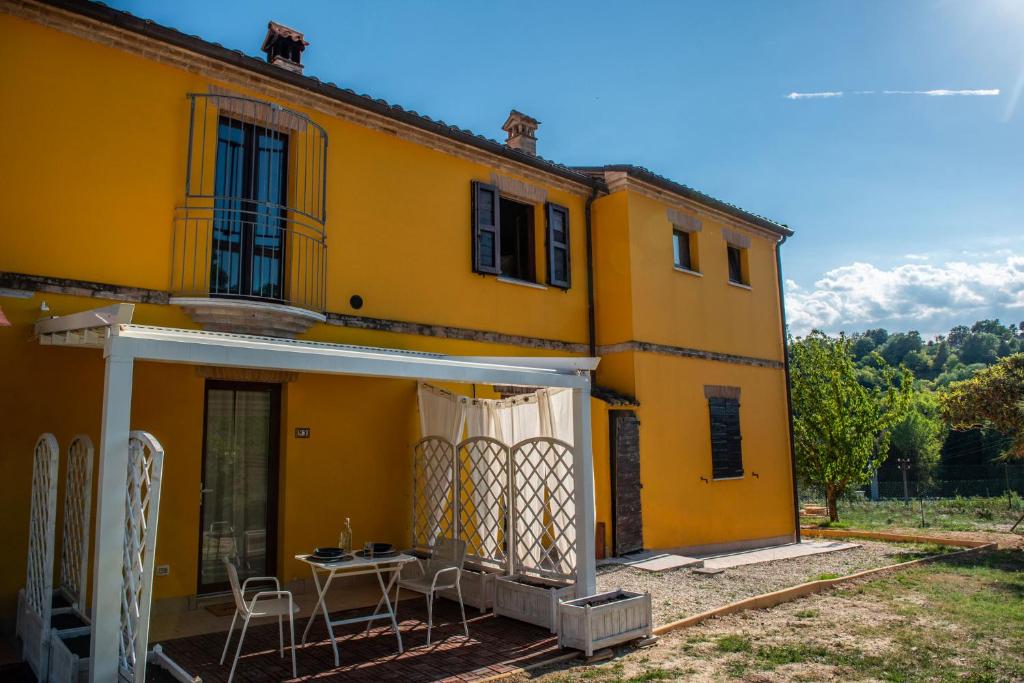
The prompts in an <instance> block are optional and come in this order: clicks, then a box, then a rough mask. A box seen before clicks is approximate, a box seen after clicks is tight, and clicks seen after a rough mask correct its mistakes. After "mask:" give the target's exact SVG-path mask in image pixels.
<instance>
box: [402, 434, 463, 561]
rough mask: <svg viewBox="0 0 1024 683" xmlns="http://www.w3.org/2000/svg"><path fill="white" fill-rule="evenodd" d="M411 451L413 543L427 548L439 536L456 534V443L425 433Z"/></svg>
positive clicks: (421, 548)
mask: <svg viewBox="0 0 1024 683" xmlns="http://www.w3.org/2000/svg"><path fill="white" fill-rule="evenodd" d="M412 454H413V457H412V459H413V466H412V486H413V496H412V500H413V505H412V546H413V548H418V549H420V550H426V549H429V548H431V547H433V546H434V543H435V542H436V541H437V539H438V538H455V531H456V529H455V526H456V525H455V519H456V516H455V477H454V472H455V446H454V445H453V444H452V442H451V441H449V440H448V439H445V438H442V437H439V436H428V437H425V438H423V439H420V440H419V441H417V442H416V443H415V444H414V445H413V447H412Z"/></svg>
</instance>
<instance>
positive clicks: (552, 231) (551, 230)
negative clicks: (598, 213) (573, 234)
mask: <svg viewBox="0 0 1024 683" xmlns="http://www.w3.org/2000/svg"><path fill="white" fill-rule="evenodd" d="M545 208H546V209H547V212H546V213H547V219H548V220H547V247H548V284H549V285H551V286H552V287H561V288H562V289H569V287H570V286H572V272H571V261H570V258H569V209H567V208H565V207H564V206H559V205H558V204H552V203H550V202H548V204H547V205H546V206H545Z"/></svg>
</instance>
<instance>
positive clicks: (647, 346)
mask: <svg viewBox="0 0 1024 683" xmlns="http://www.w3.org/2000/svg"><path fill="white" fill-rule="evenodd" d="M629 351H633V352H639V353H657V354H661V355H663V356H678V357H681V358H697V359H700V360H711V361H718V362H721V363H733V364H734V365H750V366H753V367H758V368H770V369H772V370H781V369H783V367H784V366H783V363H782V361H777V360H771V359H769V358H756V357H754V356H740V355H737V354H733V353H719V352H717V351H704V350H702V349H693V348H688V347H685V346H671V345H669V344H655V343H653V342H645V341H636V340H631V341H626V342H619V343H618V344H606V345H604V346H598V347H597V355H599V356H604V355H605V354H609V353H624V352H629Z"/></svg>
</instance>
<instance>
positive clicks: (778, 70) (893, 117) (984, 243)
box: [111, 0, 1024, 334]
mask: <svg viewBox="0 0 1024 683" xmlns="http://www.w3.org/2000/svg"><path fill="white" fill-rule="evenodd" d="M111 4H113V5H114V6H117V7H120V8H122V9H126V10H128V11H131V12H132V13H134V14H137V15H139V16H142V17H146V18H150V19H153V20H155V21H157V22H160V23H163V24H168V25H171V26H174V27H176V28H179V29H181V30H183V31H186V32H188V33H194V34H197V35H200V36H202V37H204V38H206V39H209V40H214V41H216V42H220V43H222V44H224V45H226V46H228V47H231V48H236V49H240V50H242V51H243V52H246V53H248V54H254V55H258V54H260V53H259V46H260V41H261V39H262V37H263V34H264V31H265V28H266V22H267V20H269V19H274V20H277V21H280V22H282V23H285V24H288V25H290V26H294V27H295V28H298V29H300V30H302V31H304V32H305V34H306V38H307V39H308V40H309V41H310V42H311V46H310V47H309V49H308V50H307V51H306V55H305V62H306V65H307V66H306V73H307V74H310V75H315V76H317V77H318V78H321V79H322V80H326V81H332V82H334V83H336V84H338V85H341V86H344V87H349V88H352V89H354V90H356V91H358V92H364V93H368V94H370V95H373V96H374V97H380V98H384V99H387V100H389V101H391V102H393V103H397V104H401V105H402V106H404V107H407V108H411V109H415V110H417V111H419V112H421V113H425V114H428V115H430V116H432V117H435V118H441V119H444V120H445V121H448V122H449V123H453V124H456V125H459V126H462V127H465V128H469V129H471V130H473V131H475V132H477V133H481V134H485V135H488V136H490V137H494V138H497V139H502V138H503V134H502V132H501V130H500V125H501V123H502V121H503V120H504V117H505V115H506V114H507V113H508V110H509V109H510V108H513V107H515V108H517V109H519V110H521V111H524V112H526V113H528V114H530V115H532V116H535V117H536V118H538V119H540V121H541V122H542V125H541V128H540V131H539V134H538V137H539V144H538V151H539V152H540V154H541V155H543V156H545V157H547V158H549V159H553V160H556V161H559V162H561V163H565V164H598V163H625V162H629V163H637V164H641V165H643V166H647V167H648V168H650V169H652V170H654V171H656V172H658V173H661V174H663V175H666V176H669V177H671V178H673V179H674V180H677V181H679V182H683V183H685V184H688V185H690V186H692V187H695V188H698V189H700V190H703V191H705V192H708V193H710V194H712V195H714V196H716V197H719V198H722V199H725V200H727V201H730V202H733V203H736V204H739V205H740V206H743V207H744V208H747V209H749V210H751V211H754V212H757V213H761V214H763V215H766V216H769V217H771V218H773V219H775V220H778V221H780V222H784V223H787V224H789V225H790V226H791V227H792V228H794V229H795V230H796V231H797V234H796V236H795V237H794V238H792V239H791V240H790V241H789V243H787V244H786V246H785V248H784V267H785V271H786V277H787V280H788V281H789V282H788V289H787V306H788V309H789V315H790V322H791V324H792V326H793V328H794V330H795V331H797V332H804V331H806V330H807V329H808V328H810V327H812V326H818V327H822V328H824V329H827V330H830V331H836V330H839V329H846V330H851V331H852V330H859V329H864V328H866V327H875V326H885V327H888V328H890V329H895V330H905V329H918V330H920V331H921V332H922V333H925V334H932V333H937V332H943V331H945V330H946V329H948V328H949V327H950V326H951V325H954V324H958V323H965V322H966V323H970V322H973V321H974V320H975V319H978V318H983V317H999V318H1001V319H1002V320H1004V321H1013V322H1018V321H1021V320H1024V244H1022V240H1021V238H1022V236H1024V112H1021V111H1020V110H1021V109H1024V101H1022V102H1020V103H1019V105H1020V106H1018V103H1017V101H1016V100H1017V97H1018V95H1020V91H1021V89H1022V86H1024V0H903V1H901V2H892V1H889V0H860V1H857V2H853V1H841V0H835V1H832V2H825V1H821V0H809V1H798V0H788V1H787V2H784V3H768V2H760V1H753V0H752V1H746V2H744V1H741V0H731V1H730V2H717V1H713V0H707V1H705V2H644V3H621V2H583V1H575V2H574V1H565V2H559V3H545V2H531V1H524V0H519V1H516V2H505V1H500V2H498V1H492V2H454V1H452V2H411V1H397V2H389V1H386V0H377V1H375V2H360V3H355V2H341V1H338V2H304V3H300V2H292V3H282V2H280V0H276V1H274V2H270V1H265V0H250V1H247V2H220V3H211V2H199V1H195V0H178V1H177V2H174V3H158V2H142V1H127V0H115V1H112V2H111ZM935 90H949V91H989V92H988V93H973V94H895V93H891V94H887V93H886V92H885V91H911V92H924V91H935ZM994 90H998V91H999V92H998V94H992V93H991V91H994ZM865 91H870V92H871V94H856V93H863V92H865ZM794 92H795V93H837V92H842V93H843V94H842V95H835V96H830V97H798V98H795V99H794V98H787V97H786V96H787V95H789V94H790V93H794ZM1021 99H1024V98H1021Z"/></svg>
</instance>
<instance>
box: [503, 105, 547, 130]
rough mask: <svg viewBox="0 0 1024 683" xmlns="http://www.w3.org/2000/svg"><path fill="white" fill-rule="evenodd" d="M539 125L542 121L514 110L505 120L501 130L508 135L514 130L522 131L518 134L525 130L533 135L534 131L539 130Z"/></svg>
mask: <svg viewBox="0 0 1024 683" xmlns="http://www.w3.org/2000/svg"><path fill="white" fill-rule="evenodd" d="M539 125H540V121H538V120H537V119H535V118H533V117H532V116H527V115H526V114H524V113H523V112H521V111H518V110H516V109H513V110H512V111H510V112H509V113H508V118H507V119H505V123H503V124H501V129H502V130H503V131H505V132H506V133H512V132H513V129H514V128H519V129H520V130H519V131H516V132H520V131H522V129H524V128H525V129H527V130H528V131H529V132H530V133H531V134H532V133H533V131H535V130H537V126H539Z"/></svg>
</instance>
